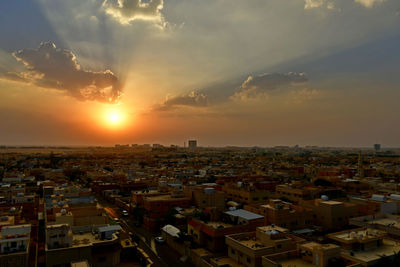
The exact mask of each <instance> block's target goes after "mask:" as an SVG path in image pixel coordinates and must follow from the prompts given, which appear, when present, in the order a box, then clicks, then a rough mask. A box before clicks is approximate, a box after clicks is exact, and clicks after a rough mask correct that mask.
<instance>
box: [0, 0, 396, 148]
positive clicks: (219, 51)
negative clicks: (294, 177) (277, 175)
mask: <svg viewBox="0 0 400 267" xmlns="http://www.w3.org/2000/svg"><path fill="white" fill-rule="evenodd" d="M0 36H1V38H0V145H113V144H116V143H120V144H125V143H129V144H133V143H161V144H165V145H170V144H178V145H183V142H184V141H186V140H188V139H197V140H198V143H199V145H201V146H225V145H238V146H254V145H258V146H274V145H296V144H298V145H321V146H323V145H326V146H369V147H370V146H372V145H373V144H374V143H381V144H382V146H384V147H393V146H397V147H399V146H400V138H399V137H400V1H399V0H105V1H104V0H2V1H0Z"/></svg>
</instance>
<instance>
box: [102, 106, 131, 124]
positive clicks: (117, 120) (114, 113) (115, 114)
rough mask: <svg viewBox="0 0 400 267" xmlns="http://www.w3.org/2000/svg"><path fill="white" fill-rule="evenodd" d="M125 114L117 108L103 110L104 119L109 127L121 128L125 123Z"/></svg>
mask: <svg viewBox="0 0 400 267" xmlns="http://www.w3.org/2000/svg"><path fill="white" fill-rule="evenodd" d="M125 117H126V116H125V114H124V112H123V111H121V110H118V109H110V110H107V111H106V112H105V116H104V121H105V124H106V125H107V126H108V127H109V128H113V129H115V128H121V127H123V126H124V124H125V120H126V118H125Z"/></svg>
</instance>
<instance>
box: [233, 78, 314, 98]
mask: <svg viewBox="0 0 400 267" xmlns="http://www.w3.org/2000/svg"><path fill="white" fill-rule="evenodd" d="M307 81H308V78H307V75H306V74H305V73H296V72H289V73H264V74H261V75H258V76H249V77H248V78H247V79H246V81H244V82H243V83H242V85H241V86H240V89H239V91H238V92H236V93H235V94H234V95H233V98H255V97H257V96H259V95H261V94H265V93H268V92H269V91H272V90H275V89H279V88H283V87H288V86H292V85H295V84H301V83H305V82H307Z"/></svg>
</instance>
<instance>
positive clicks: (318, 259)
mask: <svg viewBox="0 0 400 267" xmlns="http://www.w3.org/2000/svg"><path fill="white" fill-rule="evenodd" d="M339 261H342V263H344V266H352V267H355V266H359V264H355V263H354V262H351V261H345V260H343V258H342V257H341V252H340V247H339V246H337V245H334V244H318V243H315V242H307V243H303V244H300V245H299V246H298V248H297V250H293V251H290V252H287V253H277V254H272V255H268V256H263V257H262V266H263V267H278V266H281V267H292V266H301V267H328V266H339V264H337V265H335V262H339Z"/></svg>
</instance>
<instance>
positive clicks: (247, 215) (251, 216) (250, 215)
mask: <svg viewBox="0 0 400 267" xmlns="http://www.w3.org/2000/svg"><path fill="white" fill-rule="evenodd" d="M225 214H228V215H231V216H235V217H240V218H243V219H246V220H255V219H262V218H264V216H261V215H259V214H257V213H254V212H250V211H247V210H243V209H239V210H231V211H226V212H225Z"/></svg>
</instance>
